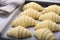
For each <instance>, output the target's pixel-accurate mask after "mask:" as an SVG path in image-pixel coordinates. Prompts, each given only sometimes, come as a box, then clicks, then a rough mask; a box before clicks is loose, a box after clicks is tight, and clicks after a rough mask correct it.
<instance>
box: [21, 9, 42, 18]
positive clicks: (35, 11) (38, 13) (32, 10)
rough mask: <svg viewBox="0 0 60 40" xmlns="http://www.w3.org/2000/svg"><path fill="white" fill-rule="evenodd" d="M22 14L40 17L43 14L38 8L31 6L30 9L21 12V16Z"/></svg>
mask: <svg viewBox="0 0 60 40" xmlns="http://www.w3.org/2000/svg"><path fill="white" fill-rule="evenodd" d="M21 15H26V16H29V17H32V18H35V19H38V18H39V16H40V15H41V14H40V12H38V11H37V10H34V9H32V8H29V9H27V10H25V11H24V12H22V13H20V16H21Z"/></svg>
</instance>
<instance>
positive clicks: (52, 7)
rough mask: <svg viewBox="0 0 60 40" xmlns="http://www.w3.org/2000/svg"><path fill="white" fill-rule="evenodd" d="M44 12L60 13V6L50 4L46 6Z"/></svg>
mask: <svg viewBox="0 0 60 40" xmlns="http://www.w3.org/2000/svg"><path fill="white" fill-rule="evenodd" d="M42 12H43V13H48V12H55V13H57V14H60V6H58V5H50V6H48V7H46V8H45V9H44V10H43V11H42Z"/></svg>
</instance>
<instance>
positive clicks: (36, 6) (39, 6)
mask: <svg viewBox="0 0 60 40" xmlns="http://www.w3.org/2000/svg"><path fill="white" fill-rule="evenodd" d="M29 8H33V9H35V10H38V11H41V10H43V7H42V6H41V5H39V4H38V3H36V2H30V3H28V4H26V5H25V6H24V7H23V10H26V9H29Z"/></svg>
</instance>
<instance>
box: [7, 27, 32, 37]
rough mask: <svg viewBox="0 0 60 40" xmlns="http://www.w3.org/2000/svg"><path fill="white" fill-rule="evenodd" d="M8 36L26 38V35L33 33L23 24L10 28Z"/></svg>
mask: <svg viewBox="0 0 60 40" xmlns="http://www.w3.org/2000/svg"><path fill="white" fill-rule="evenodd" d="M7 36H9V37H14V38H26V37H31V36H32V34H31V32H30V31H29V30H28V29H26V28H24V27H22V26H18V27H15V28H12V29H10V30H9V31H8V32H7Z"/></svg>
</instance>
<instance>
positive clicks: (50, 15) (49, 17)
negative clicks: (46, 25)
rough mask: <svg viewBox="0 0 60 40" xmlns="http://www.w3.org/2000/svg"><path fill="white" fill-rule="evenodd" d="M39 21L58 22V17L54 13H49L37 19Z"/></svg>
mask: <svg viewBox="0 0 60 40" xmlns="http://www.w3.org/2000/svg"><path fill="white" fill-rule="evenodd" d="M39 20H51V21H54V22H60V16H59V15H58V14H55V13H54V12H49V13H46V14H44V15H41V16H40V17H39Z"/></svg>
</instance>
